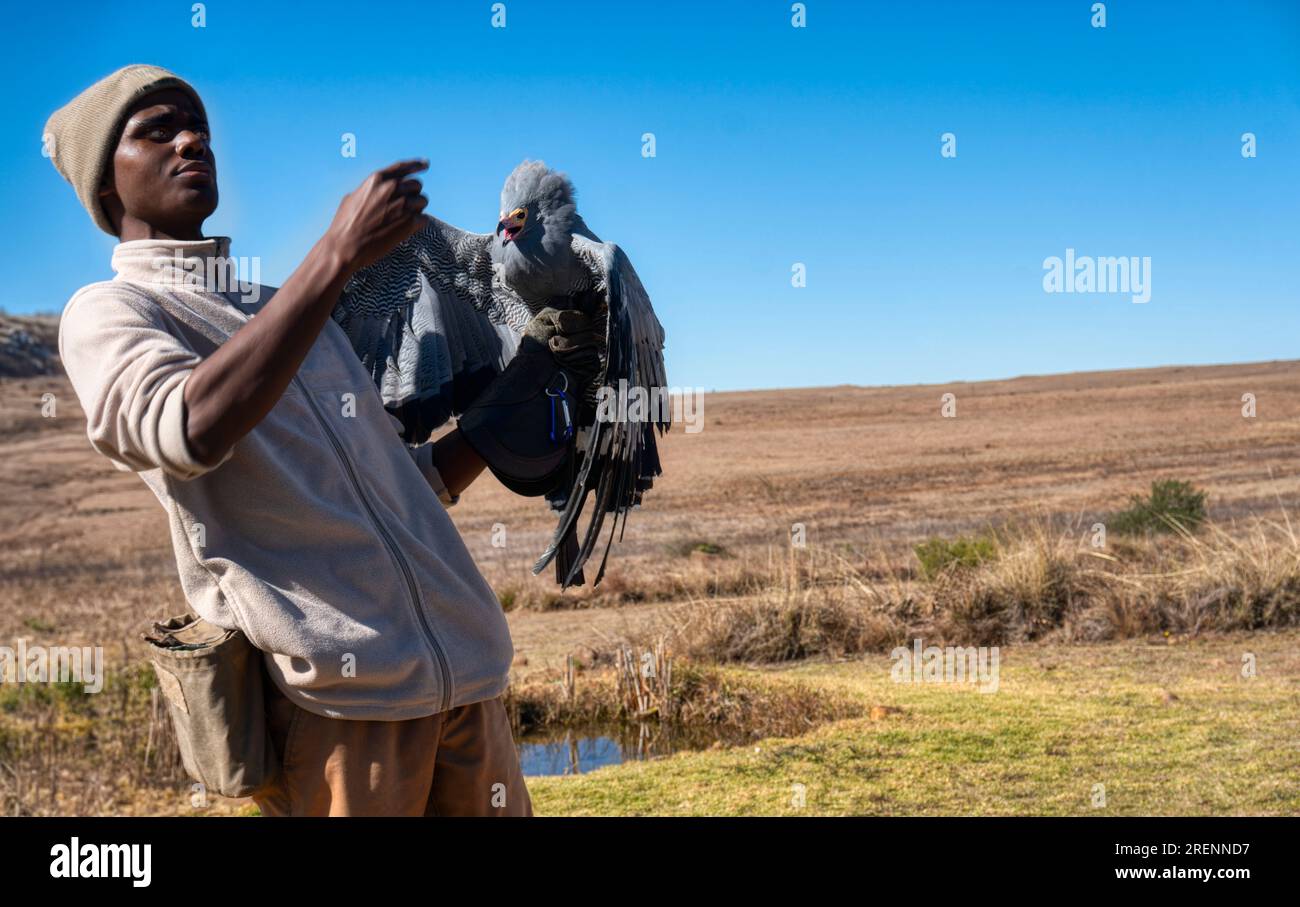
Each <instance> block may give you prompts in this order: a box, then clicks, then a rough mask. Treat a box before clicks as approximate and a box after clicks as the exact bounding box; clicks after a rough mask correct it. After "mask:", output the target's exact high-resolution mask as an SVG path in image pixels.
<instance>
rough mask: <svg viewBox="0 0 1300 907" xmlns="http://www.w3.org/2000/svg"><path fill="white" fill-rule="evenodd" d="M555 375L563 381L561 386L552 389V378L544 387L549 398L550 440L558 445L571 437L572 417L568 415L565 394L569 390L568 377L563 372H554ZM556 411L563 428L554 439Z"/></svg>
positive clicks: (567, 396)
mask: <svg viewBox="0 0 1300 907" xmlns="http://www.w3.org/2000/svg"><path fill="white" fill-rule="evenodd" d="M555 374H556V375H557V376H558V377H559V378H561V379H562V380H563V384H562V385H561V386H560V387H558V388H555V389H552V388H553V386H554V384H555V379H554V378H552V379H551V383H550V384H548V385H547V386H546V396H548V397H550V398H551V440H552V441H553V442H555V443H556V444H560V443H562V442H565V441H568V440H569V439H570V438H572V437H573V417H572V415H570V413H569V395H568V393H567V391H568V390H569V376H568V375H567V374H565V373H564V372H556V373H555ZM557 410H558V411H559V414H560V416H561V417H562V418H563V421H564V428H563V430H562V431H561V432H560V436H559V437H556V432H555V425H556V422H557V421H558V420H557V418H556V414H557Z"/></svg>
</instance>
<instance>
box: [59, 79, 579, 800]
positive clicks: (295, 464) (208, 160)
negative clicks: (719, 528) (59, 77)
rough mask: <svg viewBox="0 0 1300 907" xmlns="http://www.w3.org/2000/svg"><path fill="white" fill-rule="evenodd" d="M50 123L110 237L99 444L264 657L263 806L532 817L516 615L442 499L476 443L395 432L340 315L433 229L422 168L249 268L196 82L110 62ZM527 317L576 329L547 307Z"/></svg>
mask: <svg viewBox="0 0 1300 907" xmlns="http://www.w3.org/2000/svg"><path fill="white" fill-rule="evenodd" d="M46 144H47V147H48V148H49V150H50V152H51V156H52V158H53V161H54V164H55V166H56V167H57V168H58V170H59V172H60V173H62V174H63V176H64V177H65V178H66V179H67V180H68V181H69V182H70V183H71V184H72V186H73V187H74V189H76V191H77V195H78V197H79V198H80V200H81V201H82V203H83V205H84V206H85V207H86V209H87V211H88V212H89V213H90V216H91V218H92V219H93V220H94V222H95V223H96V224H97V225H98V226H99V227H100V228H101V229H103V230H105V231H106V232H108V233H111V234H113V235H115V236H117V237H118V239H119V240H120V243H119V244H118V245H117V246H116V248H115V249H114V251H113V259H112V265H113V269H114V271H115V272H116V276H115V278H114V279H113V280H110V281H104V282H100V283H95V284H91V285H89V286H87V287H84V288H82V289H81V290H79V291H78V292H77V293H76V294H74V295H73V297H72V298H71V300H69V302H68V304H67V307H66V308H65V310H64V313H63V320H62V322H61V325H60V331H59V349H60V352H61V355H62V357H63V363H64V366H65V368H66V369H67V372H68V375H69V377H70V378H71V380H72V384H73V387H74V388H75V390H76V393H77V396H78V397H79V398H80V400H81V402H82V405H83V408H84V409H85V412H86V417H87V432H88V435H89V437H90V441H91V444H92V445H93V446H94V447H95V449H96V450H98V451H99V452H100V453H102V454H104V455H105V456H107V457H109V458H110V459H111V460H112V461H113V462H114V463H115V465H117V466H118V467H119V468H122V469H130V470H133V471H136V472H138V473H139V474H140V475H141V477H142V478H143V479H144V481H145V482H146V483H147V484H148V486H149V487H150V488H151V489H152V490H153V492H154V494H155V495H157V497H158V500H159V501H160V503H161V504H162V505H163V507H164V508H165V509H166V511H167V513H168V516H169V518H170V521H171V530H172V539H173V544H174V548H175V552H176V560H177V568H178V571H179V574H180V580H181V585H182V587H183V589H184V592H185V595H186V598H187V599H188V601H189V603H190V605H191V607H192V608H193V609H194V610H195V611H196V612H197V613H198V614H199V615H200V616H202V617H203V618H205V619H206V620H208V621H210V622H212V623H214V624H217V625H219V626H222V627H227V628H238V629H240V630H242V631H243V632H244V634H245V635H246V636H247V637H248V639H249V641H250V642H251V643H252V644H253V645H255V646H256V647H257V648H258V649H260V650H262V651H263V652H264V653H266V655H265V664H266V668H267V671H268V673H269V676H270V678H271V680H272V681H273V683H272V685H271V691H270V694H269V699H268V705H269V718H268V722H269V725H270V728H269V730H270V734H271V737H272V739H273V740H274V741H275V742H276V744H277V749H278V751H279V752H280V753H281V754H282V757H283V763H284V771H283V773H282V776H281V778H280V779H279V780H278V781H277V782H276V783H274V784H273V785H269V786H267V787H266V789H263V790H259V791H257V792H255V793H254V795H253V796H254V800H255V801H256V802H257V803H258V804H259V806H260V807H261V809H262V812H263V813H264V814H267V815H325V814H328V815H362V814H365V815H531V812H532V806H531V802H530V800H529V796H528V791H527V789H526V787H525V785H524V780H523V777H522V773H521V772H520V768H519V761H518V756H517V753H516V750H515V747H514V742H513V740H512V738H511V732H510V726H509V721H508V719H507V716H506V712H505V709H504V708H503V706H502V703H501V698H500V697H501V695H502V693H503V692H504V690H505V686H506V682H507V677H508V671H509V667H510V664H511V661H512V660H513V654H514V653H513V647H512V644H511V641H510V634H509V629H508V627H507V624H506V621H505V618H504V615H503V614H502V610H501V606H500V604H499V602H498V600H497V598H496V596H495V594H494V593H493V591H492V589H491V588H490V587H489V586H488V584H487V582H486V580H485V579H484V578H483V576H482V575H481V574H480V573H479V571H478V569H477V568H476V566H475V565H474V562H473V560H472V559H471V557H470V555H469V552H468V550H467V549H466V547H465V545H464V542H463V541H462V539H461V538H460V536H459V535H458V534H457V532H456V530H455V528H454V526H453V524H452V522H451V520H450V518H449V517H448V515H447V513H446V510H445V509H444V506H443V505H450V504H453V503H454V502H455V501H456V499H457V497H458V496H459V494H460V492H461V491H462V490H463V489H464V488H465V487H466V486H467V485H469V484H470V482H472V481H473V480H474V479H475V478H476V477H477V476H478V475H479V474H480V473H481V472H482V470H483V468H484V462H483V460H482V459H481V458H480V457H479V456H478V455H477V454H476V453H475V452H474V450H473V449H472V448H470V447H469V445H468V444H467V443H466V442H465V441H464V439H463V438H462V437H460V435H459V433H458V431H452V432H451V433H450V434H448V435H446V436H444V437H443V438H441V439H440V440H438V441H436V442H430V443H426V444H424V445H421V446H419V447H407V446H406V445H405V444H403V443H402V442H401V440H400V439H399V437H398V435H397V425H396V420H394V419H393V418H392V417H391V416H389V415H388V414H387V413H386V412H385V411H384V409H383V406H382V403H381V400H380V398H379V395H378V393H377V391H376V389H375V387H374V386H373V384H372V382H371V380H370V378H369V375H368V374H367V373H366V372H365V370H364V369H363V368H362V367H361V365H360V362H359V361H358V360H357V358H356V356H355V354H354V353H353V352H352V350H351V348H350V347H349V345H348V343H347V340H346V338H345V337H344V335H343V333H342V331H341V330H339V328H338V327H337V325H335V324H334V323H333V321H332V320H331V318H330V315H331V312H332V310H333V308H334V306H335V303H336V301H337V298H338V296H339V293H340V291H341V290H342V288H343V286H344V285H345V283H346V282H347V280H348V278H349V276H350V275H351V274H353V273H354V272H355V271H356V270H357V269H359V268H361V267H364V266H365V265H367V264H370V263H372V262H374V261H376V260H377V259H379V258H380V257H382V256H383V255H384V254H386V253H387V252H388V251H390V250H391V249H392V248H393V247H394V246H396V245H397V244H398V243H400V242H401V241H402V240H404V239H406V238H407V237H409V236H410V235H411V234H412V233H414V232H415V230H416V229H417V228H418V227H419V225H420V221H421V218H422V213H421V212H422V211H423V209H424V207H425V205H426V204H427V199H426V198H425V196H424V195H423V194H422V187H421V184H420V182H419V180H418V179H415V178H414V174H416V173H418V172H419V171H421V170H423V169H425V167H426V166H427V163H426V162H424V161H404V162H400V163H397V164H393V165H392V166H390V167H386V168H385V169H383V170H380V171H378V172H376V173H374V174H371V176H370V177H369V178H367V179H366V181H365V182H364V183H362V184H361V186H360V187H359V188H358V189H357V190H356V191H354V192H352V193H351V194H350V195H348V196H347V197H346V198H344V199H343V202H342V203H341V204H340V205H339V208H338V212H337V214H336V215H335V217H334V220H333V222H332V223H331V224H330V227H329V229H328V230H327V231H326V232H325V235H324V236H323V237H322V238H321V239H320V241H319V242H318V243H316V245H315V246H313V247H312V249H311V251H310V252H309V253H308V254H307V257H306V259H305V260H304V261H303V262H302V264H301V265H299V266H298V268H297V269H296V270H295V271H294V272H293V273H292V274H291V275H290V276H289V278H288V279H287V280H285V282H284V285H283V286H281V287H280V288H279V289H272V288H269V287H259V286H251V287H249V286H243V287H239V288H236V287H231V286H222V285H220V284H221V283H222V281H221V280H220V279H219V278H220V276H221V275H223V274H225V273H228V272H227V271H226V264H227V262H228V258H229V242H230V241H229V239H228V238H226V237H205V236H204V235H203V232H202V226H203V222H204V221H205V220H206V219H207V218H208V216H210V215H211V214H212V212H213V211H214V210H215V209H216V206H217V173H216V162H215V159H214V157H213V154H212V149H211V147H210V144H209V135H208V126H207V122H206V114H205V111H204V107H203V103H202V101H201V100H200V98H199V96H198V94H197V93H196V92H195V90H194V89H193V88H192V87H191V86H190V85H189V84H188V83H186V82H185V81H184V80H182V79H180V78H179V77H177V76H176V75H174V74H172V73H170V72H167V71H166V70H163V69H160V68H158V67H154V66H139V65H137V66H128V67H125V68H124V69H121V70H118V71H117V72H115V73H113V74H112V75H110V76H107V77H106V78H104V79H102V80H101V81H99V82H97V83H96V84H95V85H93V86H91V87H90V88H88V89H86V91H84V92H82V93H81V94H80V95H78V96H77V97H76V98H75V99H74V100H73V101H71V102H70V103H69V104H68V105H67V106H65V107H63V108H62V109H60V110H59V111H57V112H56V113H55V114H54V115H53V116H52V117H51V118H50V121H49V124H48V125H47V127H46ZM214 276H215V278H216V279H214ZM551 314H554V313H551ZM569 326H570V328H572V327H573V325H572V324H570V325H569ZM588 327H589V326H588ZM526 333H528V334H530V335H532V336H535V337H537V338H538V339H540V340H542V341H543V342H544V343H548V344H551V348H552V349H559V348H560V347H558V346H556V345H555V344H556V343H569V344H570V345H571V344H572V339H573V337H574V336H576V335H575V334H572V333H568V332H562V331H561V329H560V327H559V326H558V325H557V324H556V322H555V320H554V319H552V320H550V321H547V320H546V319H544V318H542V316H541V315H539V316H538V318H537V319H534V323H533V324H531V325H530V326H529V330H528V331H527V332H526ZM584 336H590V335H584ZM496 380H497V381H498V382H509V381H520V380H527V378H526V377H525V378H520V376H519V373H518V372H512V370H511V369H506V371H504V372H503V373H502V374H501V375H500V376H498V378H497V379H496Z"/></svg>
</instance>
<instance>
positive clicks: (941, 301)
mask: <svg viewBox="0 0 1300 907" xmlns="http://www.w3.org/2000/svg"><path fill="white" fill-rule="evenodd" d="M807 5H808V27H807V28H805V29H794V28H791V26H790V12H789V10H790V3H788V2H755V0H751V2H718V0H711V2H691V3H680V4H673V3H662V2H659V3H654V4H651V3H622V2H620V3H608V2H595V3H584V2H565V3H555V2H551V3H542V2H537V0H508V2H507V8H508V13H507V16H508V18H507V23H508V25H507V27H506V28H505V29H503V30H502V29H493V28H492V27H490V6H491V4H490V3H489V2H487V0H476V2H468V3H465V2H460V3H429V2H424V3H419V4H415V3H412V4H409V5H407V6H404V7H403V6H400V5H396V6H390V5H387V4H380V3H372V4H359V3H354V2H352V3H338V4H334V3H328V2H320V3H312V4H292V5H288V4H286V8H284V9H280V8H279V5H278V4H274V3H270V2H258V3H245V2H235V0H212V2H209V3H208V4H207V27H206V28H203V29H196V28H193V27H191V25H190V15H191V14H190V11H189V6H190V4H189V3H188V2H176V0H171V2H166V3H146V2H132V3H127V4H98V3H96V4H86V5H85V7H84V8H81V6H80V5H79V4H63V3H58V4H55V3H43V4H24V7H23V8H19V7H10V8H9V9H7V10H6V13H5V16H6V23H5V31H6V37H7V38H8V40H7V41H6V52H5V54H4V55H3V56H0V72H2V73H3V77H4V80H5V84H6V86H8V87H7V89H6V91H5V92H4V94H3V98H2V100H0V104H3V125H2V126H0V129H2V130H3V133H2V135H0V138H2V139H3V140H2V141H0V199H2V201H3V210H4V216H3V219H0V231H3V234H2V238H3V241H4V249H5V256H6V260H7V262H8V265H9V267H8V268H7V269H6V274H5V282H4V284H5V286H4V291H3V298H0V305H3V306H5V307H6V308H8V309H9V310H10V311H18V312H21V311H30V310H58V309H60V308H61V307H62V305H63V303H64V302H65V301H66V299H67V298H68V296H69V295H70V294H71V293H72V292H73V291H74V290H75V289H77V288H78V287H79V286H81V285H82V284H84V283H88V282H90V281H92V280H97V279H102V278H105V277H107V276H110V271H109V267H108V258H109V254H110V251H111V248H112V245H113V240H112V239H111V238H109V237H107V236H104V235H102V234H99V233H98V231H96V230H95V229H94V227H93V225H92V224H91V223H90V221H89V218H88V217H87V216H86V215H85V214H84V213H83V212H82V210H81V209H80V208H79V207H78V205H77V202H76V200H75V197H74V195H73V193H72V191H71V190H70V189H69V188H68V187H67V185H66V184H64V183H63V181H62V180H61V179H60V178H59V177H58V176H57V174H56V173H55V171H54V169H53V167H52V166H51V165H50V162H49V161H48V160H47V159H45V158H44V157H42V156H41V154H40V137H41V129H42V126H43V125H44V122H45V118H46V117H47V116H48V114H49V113H50V112H51V111H52V110H54V109H55V108H56V107H57V106H59V105H61V104H62V103H64V102H65V101H67V100H68V99H69V98H70V97H71V96H72V95H74V94H75V93H76V92H77V91H79V90H80V89H82V88H83V87H85V86H86V85H88V84H89V83H90V82H91V81H93V80H94V79H96V78H98V77H100V76H102V75H104V74H106V73H108V72H109V71H111V70H113V69H115V68H117V67H118V66H121V65H124V64H126V63H135V62H150V63H157V64H159V65H162V66H166V67H168V68H171V69H174V70H176V71H177V72H179V73H180V74H181V75H183V76H185V77H186V78H187V79H189V80H190V81H191V82H192V83H193V84H194V85H195V86H196V87H197V88H198V90H199V92H200V93H201V94H202V95H203V97H204V99H205V102H206V104H207V107H208V111H209V114H210V118H211V121H212V126H213V131H214V145H215V151H216V155H217V161H218V168H219V174H220V185H221V193H222V200H221V206H220V208H219V210H218V212H217V214H216V215H215V216H214V217H213V218H212V219H211V220H210V221H209V222H208V232H209V233H211V234H226V235H230V236H232V237H234V247H233V251H234V254H236V255H242V256H259V257H260V258H261V260H262V279H263V282H266V283H271V284H274V283H278V282H279V281H281V280H283V278H284V277H285V276H286V275H287V274H288V273H289V272H291V271H292V270H293V268H294V267H295V266H296V264H297V263H298V262H299V261H300V260H301V258H302V256H303V255H304V254H305V253H306V251H307V249H308V248H309V247H310V246H311V244H312V243H313V242H314V241H315V240H316V238H317V237H318V236H319V235H320V234H321V232H322V231H323V230H324V229H325V227H326V225H327V224H328V223H329V220H330V217H331V215H332V213H333V211H334V208H335V207H336V205H337V203H338V200H339V199H340V198H341V197H342V196H343V195H344V194H345V193H346V192H347V191H349V190H350V189H351V188H353V186H354V185H355V184H357V183H358V182H359V181H360V180H361V179H362V178H363V177H364V176H365V174H366V173H367V172H369V171H370V170H372V169H374V168H376V167H379V166H382V165H384V164H387V163H389V162H390V161H392V160H394V159H396V158H399V157H406V156H421V155H423V156H427V157H429V158H430V159H431V161H432V167H431V170H430V172H429V174H428V176H427V179H426V187H427V190H428V195H429V198H430V210H431V212H432V213H435V214H437V215H438V216H440V217H442V218H443V219H445V220H448V221H450V222H452V223H455V224H457V225H459V226H462V227H464V228H466V229H474V230H481V231H487V230H489V229H491V228H492V227H493V225H494V224H495V216H496V212H497V207H496V206H497V196H498V193H499V190H500V186H501V182H502V180H503V179H504V177H505V175H506V174H507V173H508V172H509V171H510V169H511V168H512V167H513V166H514V165H515V164H517V163H518V162H519V161H520V160H522V159H523V158H524V157H533V158H542V159H544V160H545V161H546V162H547V163H549V164H551V165H553V166H557V167H560V168H561V169H564V170H567V171H568V172H569V174H570V175H571V176H572V178H573V180H574V182H575V184H576V185H577V188H578V201H579V211H580V212H581V213H582V214H583V215H584V216H585V217H586V219H587V221H588V223H589V224H590V225H591V226H592V228H593V229H594V230H595V231H596V232H597V233H599V234H600V235H601V236H602V237H603V238H605V239H608V240H613V241H616V242H618V243H619V244H621V245H622V246H623V247H624V248H625V249H626V250H627V252H628V253H629V255H630V256H631V259H632V261H633V262H634V263H635V265H636V267H637V270H638V271H639V273H640V274H641V277H642V279H643V281H644V282H645V284H646V286H647V288H648V289H649V290H650V293H651V296H652V298H653V299H654V302H655V305H656V308H657V310H658V311H659V312H660V316H661V319H662V321H663V322H664V324H665V327H666V328H667V332H668V366H669V370H668V377H669V380H670V382H671V383H672V384H674V385H679V386H703V387H705V388H716V389H734V388H752V387H781V386H808V385H825V384H841V383H848V384H900V383H912V382H938V381H946V380H952V379H980V378H990V377H1002V376H1010V375H1016V374H1027V373H1045V372H1061V371H1074V370H1081V369H1102V368H1119V367H1134V366H1148V365H1160V364H1170V363H1210V362H1235V361H1249V360H1262V359H1276V358H1295V357H1296V356H1297V355H1298V354H1300V349H1298V347H1297V329H1298V328H1300V305H1298V304H1297V303H1298V301H1300V281H1298V280H1297V268H1298V267H1300V103H1298V102H1300V11H1298V8H1300V4H1297V3H1287V2H1273V3H1266V2H1234V3H1222V2H1212V3H1210V2H1207V3H1199V2H1177V3H1175V2H1166V3H1159V2H1141V3H1138V2H1121V0H1116V2H1111V3H1108V4H1107V8H1108V9H1107V27H1106V28H1105V29H1094V28H1092V27H1091V26H1090V24H1089V18H1090V12H1089V7H1090V5H1091V0H1057V2H1052V0H1043V2H1024V3H1015V2H999V3H978V2H948V3H938V2H905V3H904V2H896V3H887V4H886V3H842V2H831V0H809V2H808V4H807ZM1247 131H1249V132H1253V133H1255V134H1256V135H1257V136H1258V157H1257V158H1255V159H1253V160H1247V159H1244V158H1243V157H1242V156H1241V153H1240V148H1241V141H1240V136H1241V134H1242V133H1243V132H1247ZM344 132H351V133H354V134H355V135H356V136H357V156H356V158H354V159H347V158H344V157H342V156H341V155H340V153H339V149H340V135H341V134H342V133H344ZM645 132H653V133H654V134H655V135H656V137H657V143H658V147H657V152H658V156H657V157H655V158H653V159H643V158H642V157H641V135H642V133H645ZM944 132H952V133H954V134H955V135H956V136H957V152H958V155H957V157H956V158H955V159H951V160H949V159H944V158H942V157H941V156H940V153H939V151H940V135H941V134H942V133H944ZM1067 247H1072V248H1074V249H1076V250H1077V252H1078V254H1080V255H1085V254H1089V255H1124V256H1150V257H1151V259H1152V288H1153V292H1152V299H1151V301H1150V302H1149V303H1148V304H1146V305H1134V304H1133V303H1132V302H1131V301H1130V300H1129V297H1128V296H1080V295H1075V296H1065V295H1048V294H1046V293H1044V292H1043V289H1042V276H1043V266H1042V263H1043V259H1044V258H1046V257H1047V256H1050V255H1063V254H1064V252H1065V249H1066V248H1067ZM794 262H804V263H805V264H806V265H807V268H808V285H807V287H805V288H801V289H796V288H793V287H791V286H790V268H791V265H792V264H793V263H794Z"/></svg>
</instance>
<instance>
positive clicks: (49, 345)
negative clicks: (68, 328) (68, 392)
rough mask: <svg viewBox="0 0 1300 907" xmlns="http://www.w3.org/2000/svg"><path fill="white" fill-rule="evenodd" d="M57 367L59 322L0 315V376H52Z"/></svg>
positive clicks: (48, 318)
mask: <svg viewBox="0 0 1300 907" xmlns="http://www.w3.org/2000/svg"><path fill="white" fill-rule="evenodd" d="M61 370H62V369H61V368H60V366H59V319H58V317H57V316H54V315H5V314H0V377H3V378H28V377H31V376H33V375H53V374H57V373H58V372H60V371H61Z"/></svg>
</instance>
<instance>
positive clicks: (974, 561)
mask: <svg viewBox="0 0 1300 907" xmlns="http://www.w3.org/2000/svg"><path fill="white" fill-rule="evenodd" d="M912 550H913V551H914V552H915V554H916V559H917V560H918V561H920V562H921V576H922V577H923V578H925V579H934V578H935V577H936V576H939V575H940V574H941V573H944V572H946V571H949V570H956V569H962V568H970V567H978V566H979V565H980V564H982V563H984V562H985V561H993V560H997V556H998V545H997V541H996V540H995V539H994V538H993V537H992V536H989V535H963V536H958V537H957V538H955V539H944V538H931V539H927V540H926V541H924V542H922V543H921V544H919V545H917V546H916V547H915V548H913V549H912Z"/></svg>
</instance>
